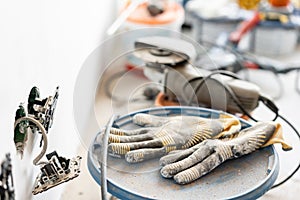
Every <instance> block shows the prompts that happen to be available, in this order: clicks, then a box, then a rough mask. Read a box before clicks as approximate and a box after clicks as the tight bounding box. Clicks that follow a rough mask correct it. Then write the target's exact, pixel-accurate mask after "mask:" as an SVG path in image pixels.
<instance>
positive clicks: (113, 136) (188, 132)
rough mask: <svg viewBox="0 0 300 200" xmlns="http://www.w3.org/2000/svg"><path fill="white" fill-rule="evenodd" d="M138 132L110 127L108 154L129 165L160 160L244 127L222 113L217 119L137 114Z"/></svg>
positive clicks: (134, 120) (233, 118)
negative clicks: (121, 158)
mask: <svg viewBox="0 0 300 200" xmlns="http://www.w3.org/2000/svg"><path fill="white" fill-rule="evenodd" d="M133 123H135V124H137V125H140V126H144V127H143V128H139V129H136V130H121V129H116V128H111V130H110V135H109V145H108V153H109V154H110V155H111V156H114V157H124V156H125V159H126V161H127V162H129V163H136V162H141V161H144V160H148V159H152V158H158V157H161V156H163V155H166V154H167V153H168V152H170V151H173V150H176V149H187V148H189V147H192V146H194V145H196V144H199V143H200V142H202V141H203V140H206V139H209V138H219V137H225V136H229V135H232V134H234V133H236V132H238V131H239V130H240V128H241V125H240V122H239V120H238V119H237V118H236V117H234V116H231V115H227V114H220V117H219V118H218V119H207V118H202V117H196V116H171V117H158V116H154V115H149V114H136V115H135V116H134V117H133Z"/></svg>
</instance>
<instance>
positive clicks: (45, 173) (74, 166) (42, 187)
mask: <svg viewBox="0 0 300 200" xmlns="http://www.w3.org/2000/svg"><path fill="white" fill-rule="evenodd" d="M46 157H47V159H48V162H46V163H45V164H44V165H43V166H42V167H41V168H40V170H41V172H40V174H39V175H38V176H37V177H36V180H35V183H34V188H33V191H32V194H34V195H35V194H38V193H41V192H44V191H46V190H48V189H50V188H52V187H55V186H57V185H59V184H61V183H64V182H67V181H69V180H72V179H74V178H76V177H77V176H79V173H80V162H81V157H80V156H77V157H75V158H72V159H66V158H64V157H61V156H58V154H57V153H56V151H53V152H52V153H49V154H47V155H46Z"/></svg>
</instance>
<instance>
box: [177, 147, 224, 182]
mask: <svg viewBox="0 0 300 200" xmlns="http://www.w3.org/2000/svg"><path fill="white" fill-rule="evenodd" d="M221 163H222V160H221V158H220V156H219V154H218V153H213V154H212V155H210V156H209V157H207V158H206V159H205V160H203V161H202V162H201V163H199V164H197V165H195V166H193V167H191V168H189V169H187V170H184V171H182V172H180V173H178V174H176V175H175V176H174V180H175V181H176V183H178V184H188V183H190V182H192V181H194V180H196V179H198V178H200V177H202V176H204V175H205V174H207V173H208V172H210V171H211V170H213V169H214V168H216V167H217V166H219V165H220V164H221Z"/></svg>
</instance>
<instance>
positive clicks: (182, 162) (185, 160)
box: [160, 122, 292, 184]
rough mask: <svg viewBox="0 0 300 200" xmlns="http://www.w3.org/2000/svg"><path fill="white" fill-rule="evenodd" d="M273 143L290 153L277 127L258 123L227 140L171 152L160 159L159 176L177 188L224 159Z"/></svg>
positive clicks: (207, 142) (276, 125)
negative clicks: (171, 181) (168, 180)
mask: <svg viewBox="0 0 300 200" xmlns="http://www.w3.org/2000/svg"><path fill="white" fill-rule="evenodd" d="M274 143H281V145H282V148H283V149H284V150H291V149H292V147H291V146H289V145H288V144H287V143H285V142H284V141H283V137H282V130H281V126H280V124H278V123H275V122H259V123H257V124H255V125H254V126H252V127H250V128H247V129H244V130H242V131H240V132H239V133H236V134H234V135H232V136H231V137H229V138H225V139H223V140H221V139H208V140H205V141H204V142H202V143H200V144H198V145H196V146H193V147H191V148H189V149H186V150H181V151H174V152H171V153H170V154H169V155H166V156H164V157H162V158H161V159H160V164H161V165H162V166H164V167H162V169H161V171H160V173H161V175H162V176H163V177H165V178H172V177H173V178H174V180H175V181H176V183H178V184H187V183H190V182H192V181H194V180H196V179H198V178H200V177H201V176H203V175H205V174H207V173H208V172H210V171H211V170H213V169H214V168H216V167H217V166H219V165H220V164H222V163H223V162H224V161H226V160H228V159H233V158H239V157H241V156H243V155H246V154H249V153H251V152H254V151H255V150H257V149H259V148H262V147H265V146H268V145H271V144H274Z"/></svg>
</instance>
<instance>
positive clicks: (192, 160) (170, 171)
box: [160, 141, 214, 178]
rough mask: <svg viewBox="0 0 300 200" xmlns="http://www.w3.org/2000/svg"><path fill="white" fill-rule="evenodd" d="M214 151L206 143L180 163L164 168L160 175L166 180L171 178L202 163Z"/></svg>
mask: <svg viewBox="0 0 300 200" xmlns="http://www.w3.org/2000/svg"><path fill="white" fill-rule="evenodd" d="M213 151H214V149H213V147H212V146H209V145H206V141H205V142H203V143H201V144H200V145H199V148H198V149H197V150H196V151H195V152H194V153H192V154H191V155H190V156H188V157H187V158H185V159H183V160H180V161H178V162H175V163H172V164H168V165H166V166H164V167H163V168H162V169H161V171H160V173H161V175H162V176H163V177H165V178H171V177H173V176H174V175H175V174H177V173H178V172H181V171H183V170H185V169H187V168H189V167H191V166H193V165H195V164H196V163H199V162H201V161H202V160H203V159H205V158H206V157H207V156H208V155H210V154H211V153H212V152H213Z"/></svg>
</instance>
